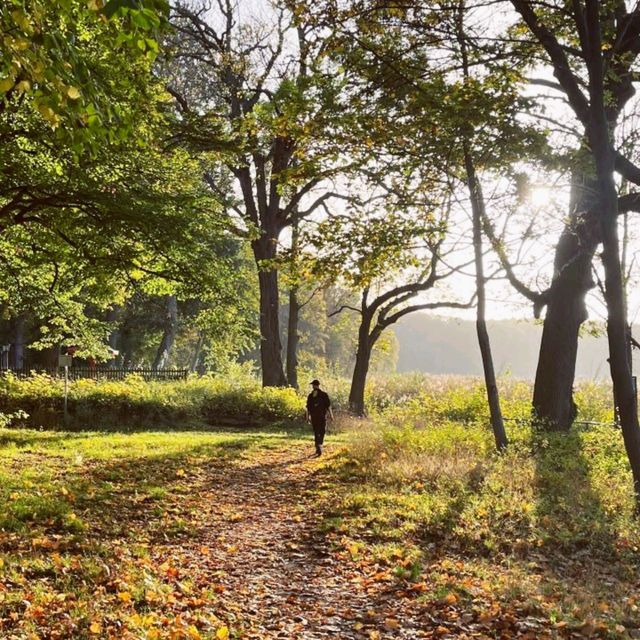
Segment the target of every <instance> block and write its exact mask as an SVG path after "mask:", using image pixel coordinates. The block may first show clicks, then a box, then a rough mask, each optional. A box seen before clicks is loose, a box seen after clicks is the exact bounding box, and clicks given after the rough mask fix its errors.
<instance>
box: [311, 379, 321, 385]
mask: <svg viewBox="0 0 640 640" xmlns="http://www.w3.org/2000/svg"><path fill="white" fill-rule="evenodd" d="M311 384H320V380H312V381H311Z"/></svg>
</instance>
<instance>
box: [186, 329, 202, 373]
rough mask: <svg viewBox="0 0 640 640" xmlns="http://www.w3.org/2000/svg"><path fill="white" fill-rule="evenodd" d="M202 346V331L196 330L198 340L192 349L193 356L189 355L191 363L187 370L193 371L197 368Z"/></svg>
mask: <svg viewBox="0 0 640 640" xmlns="http://www.w3.org/2000/svg"><path fill="white" fill-rule="evenodd" d="M203 346H204V335H203V334H202V332H198V341H197V342H196V346H195V349H194V350H193V356H192V357H191V364H190V366H189V371H190V372H191V373H195V372H196V371H197V370H198V365H199V364H200V356H201V354H202V347H203Z"/></svg>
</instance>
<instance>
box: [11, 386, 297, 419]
mask: <svg viewBox="0 0 640 640" xmlns="http://www.w3.org/2000/svg"><path fill="white" fill-rule="evenodd" d="M63 408H64V383H63V381H62V380H60V379H57V378H51V377H49V376H44V375H33V376H31V377H29V378H25V379H18V378H15V377H13V376H11V375H8V376H3V377H0V412H3V413H15V412H17V411H23V412H26V414H28V418H27V416H26V414H24V415H23V414H20V416H19V418H20V422H22V424H29V425H31V426H45V427H49V426H57V425H58V424H60V422H61V420H62V417H63ZM68 409H69V419H70V421H71V426H77V427H81V428H87V427H89V428H90V427H93V426H99V427H104V426H111V425H116V426H152V427H157V426H162V425H171V424H173V425H175V424H176V423H180V424H184V423H191V424H198V423H202V422H205V423H207V424H218V425H224V424H238V425H247V426H256V425H264V424H267V423H271V422H282V421H295V420H297V419H301V418H302V416H303V412H304V402H303V400H302V398H301V397H299V396H298V395H297V394H296V392H295V391H294V390H293V389H277V388H266V389H263V388H262V387H261V386H260V385H259V383H258V382H257V381H256V380H255V379H249V378H242V379H224V380H221V379H216V378H211V377H202V378H197V377H193V378H189V379H188V380H186V381H175V382H146V381H145V380H143V379H142V378H140V377H138V376H129V377H127V378H126V379H125V380H117V381H114V380H109V381H96V380H77V381H74V382H70V383H69V396H68Z"/></svg>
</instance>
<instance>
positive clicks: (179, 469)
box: [0, 429, 308, 639]
mask: <svg viewBox="0 0 640 640" xmlns="http://www.w3.org/2000/svg"><path fill="white" fill-rule="evenodd" d="M307 437H308V436H307ZM289 442H291V443H293V442H297V439H296V436H291V435H289V434H286V433H282V432H276V431H272V432H269V433H266V432H256V431H250V432H247V431H235V432H234V431H222V432H206V431H200V432H195V431H187V432H167V431H162V432H134V433H130V434H122V433H100V432H93V433H85V432H77V433H76V432H74V433H69V432H63V431H57V432H50V431H49V432H47V431H35V430H17V429H10V430H9V429H3V430H0V457H1V458H2V461H3V470H2V471H1V472H0V637H3V638H4V637H7V638H9V637H15V638H23V637H24V638H29V637H34V638H35V637H49V638H110V637H113V638H132V639H133V638H169V637H171V638H188V637H195V631H194V629H196V630H197V629H201V630H202V632H203V633H202V637H207V636H206V630H207V629H212V630H213V631H212V633H213V634H214V635H215V630H216V629H217V628H220V626H221V625H222V624H223V622H222V621H220V620H217V619H216V618H215V614H214V613H213V611H214V609H215V597H216V594H215V592H214V591H212V590H211V589H209V588H205V587H204V586H202V585H196V584H194V583H193V580H192V576H189V575H186V574H182V573H181V572H180V565H179V559H176V560H175V561H174V563H175V564H174V563H168V564H162V565H160V564H158V563H157V562H156V561H155V558H154V554H153V553H152V550H153V549H154V548H156V547H157V545H167V544H173V545H176V547H175V548H176V549H180V548H181V547H182V546H185V547H186V548H188V545H189V544H190V541H191V540H192V539H193V538H194V536H196V535H197V534H198V532H199V531H200V529H201V527H203V526H207V517H208V516H207V513H206V512H204V513H203V512H202V506H203V504H204V505H205V506H206V505H210V508H214V504H215V503H213V502H212V496H211V494H210V492H211V487H210V486H209V484H208V483H209V482H210V477H211V473H210V472H211V471H216V470H220V471H222V472H223V471H224V469H225V468H227V467H229V466H230V465H233V464H234V462H235V461H237V460H239V459H240V458H243V457H247V458H251V456H253V455H255V454H257V453H258V452H259V451H261V450H263V449H265V448H267V447H269V448H270V447H273V446H279V447H282V446H283V445H284V444H286V443H289ZM185 603H186V604H185ZM184 606H187V607H188V610H189V611H190V612H191V613H190V615H189V616H185V615H184V614H182V615H181V613H180V611H181V609H182V608H183V607H184ZM187 620H188V623H187V622H186V621H187ZM189 633H191V636H190V635H189ZM43 634H44V635H43Z"/></svg>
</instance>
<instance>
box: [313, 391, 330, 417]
mask: <svg viewBox="0 0 640 640" xmlns="http://www.w3.org/2000/svg"><path fill="white" fill-rule="evenodd" d="M330 406H331V400H329V395H328V394H327V393H325V392H324V391H321V390H318V393H317V394H316V395H315V396H314V395H313V391H312V392H311V393H310V394H309V395H308V396H307V411H308V412H309V415H310V416H311V418H312V419H314V418H315V419H321V418H324V417H325V416H326V415H327V411H329V407H330Z"/></svg>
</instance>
